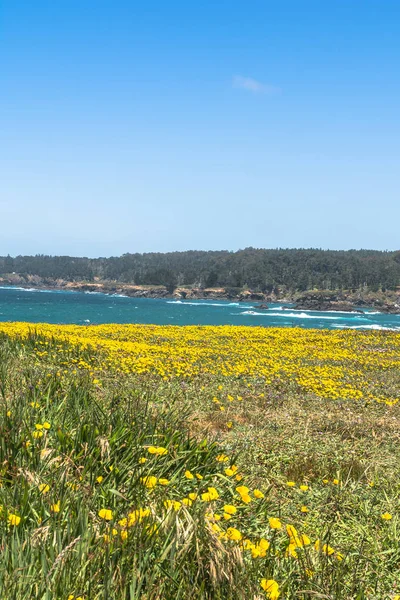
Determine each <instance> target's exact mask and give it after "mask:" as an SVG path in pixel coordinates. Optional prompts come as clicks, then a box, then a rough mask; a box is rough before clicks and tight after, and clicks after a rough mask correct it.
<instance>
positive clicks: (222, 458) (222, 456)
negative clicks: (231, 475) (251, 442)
mask: <svg viewBox="0 0 400 600" xmlns="http://www.w3.org/2000/svg"><path fill="white" fill-rule="evenodd" d="M228 460H229V456H226V455H225V454H218V456H217V461H218V462H227V461H228Z"/></svg>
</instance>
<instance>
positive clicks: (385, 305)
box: [0, 275, 400, 314]
mask: <svg viewBox="0 0 400 600" xmlns="http://www.w3.org/2000/svg"><path fill="white" fill-rule="evenodd" d="M7 287H10V288H18V287H19V288H22V289H30V290H43V291H71V292H82V293H100V294H105V295H109V296H115V295H118V296H123V297H128V298H150V299H160V298H165V299H167V298H168V299H175V300H183V301H184V300H222V301H224V300H225V301H231V302H232V301H236V302H244V303H245V302H254V303H259V304H258V306H255V308H256V309H257V310H265V311H267V310H270V309H269V307H268V304H271V303H273V304H275V303H280V304H286V303H287V304H290V305H291V306H287V307H285V306H283V310H308V311H315V312H319V311H321V312H327V311H328V312H329V311H333V312H352V313H357V312H358V313H361V312H364V310H363V309H375V310H378V311H379V312H381V313H386V314H400V291H397V292H394V291H393V292H392V291H391V292H369V291H367V292H360V291H357V292H354V291H348V292H347V291H338V292H335V291H330V290H311V291H306V292H292V291H287V290H278V293H269V294H268V293H263V292H258V291H252V290H248V289H247V290H237V289H226V288H194V287H193V288H189V287H183V286H182V287H176V288H175V289H174V290H173V291H171V290H168V289H167V288H166V287H165V286H150V285H143V286H142V285H134V284H130V283H120V282H116V281H93V282H86V281H66V280H63V279H54V280H52V279H50V278H49V279H41V278H39V277H36V276H29V277H28V278H22V277H21V276H17V275H16V276H11V277H7V278H5V277H0V289H1V288H7Z"/></svg>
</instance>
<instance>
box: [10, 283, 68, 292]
mask: <svg viewBox="0 0 400 600" xmlns="http://www.w3.org/2000/svg"><path fill="white" fill-rule="evenodd" d="M0 290H16V291H18V292H40V293H41V294H73V293H76V291H75V290H42V289H39V288H25V287H19V286H16V285H0Z"/></svg>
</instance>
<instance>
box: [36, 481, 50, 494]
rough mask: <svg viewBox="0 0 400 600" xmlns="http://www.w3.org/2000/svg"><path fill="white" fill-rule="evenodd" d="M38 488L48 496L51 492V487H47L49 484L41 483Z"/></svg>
mask: <svg viewBox="0 0 400 600" xmlns="http://www.w3.org/2000/svg"><path fill="white" fill-rule="evenodd" d="M38 487H39V491H40V492H41V493H42V494H47V492H48V491H49V490H50V486H49V485H47V483H41V484H40V485H39V486H38Z"/></svg>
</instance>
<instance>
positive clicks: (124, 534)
mask: <svg viewBox="0 0 400 600" xmlns="http://www.w3.org/2000/svg"><path fill="white" fill-rule="evenodd" d="M120 535H121V540H126V539H127V538H128V532H127V531H126V529H123V530H122V531H121V534H120Z"/></svg>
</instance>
